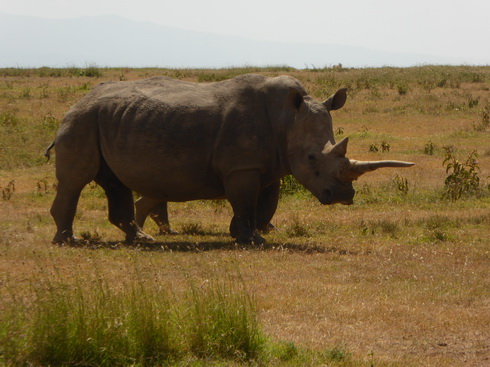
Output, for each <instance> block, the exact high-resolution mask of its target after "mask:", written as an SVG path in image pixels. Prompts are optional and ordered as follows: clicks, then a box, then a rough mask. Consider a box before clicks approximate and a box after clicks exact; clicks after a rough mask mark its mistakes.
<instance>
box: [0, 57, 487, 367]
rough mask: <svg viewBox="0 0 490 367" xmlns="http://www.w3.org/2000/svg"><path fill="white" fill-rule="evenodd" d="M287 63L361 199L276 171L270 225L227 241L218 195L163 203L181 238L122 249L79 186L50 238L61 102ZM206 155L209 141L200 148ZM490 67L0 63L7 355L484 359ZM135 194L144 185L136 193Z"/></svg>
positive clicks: (2, 319)
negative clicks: (241, 242)
mask: <svg viewBox="0 0 490 367" xmlns="http://www.w3.org/2000/svg"><path fill="white" fill-rule="evenodd" d="M250 72H253V73H258V74H263V75H268V76H276V75H282V74H288V75H292V76H294V77H295V78H297V79H298V80H300V81H301V82H302V83H303V85H304V86H305V88H306V90H307V91H308V92H309V94H310V95H312V96H313V97H314V98H316V99H318V100H324V99H326V98H327V97H328V96H330V95H331V94H333V93H334V92H335V91H336V90H337V89H338V88H343V87H346V88H348V100H347V103H346V105H345V106H344V107H343V108H342V109H340V110H338V111H333V112H332V118H333V124H334V131H335V134H336V139H337V140H339V139H341V138H343V137H346V136H348V137H349V138H350V140H349V147H348V153H347V155H348V157H349V158H351V159H360V160H380V159H397V160H404V161H411V162H415V163H416V165H415V166H413V167H410V168H406V169H395V168H387V169H383V170H380V171H376V172H373V173H370V174H366V175H364V176H362V177H361V178H360V179H359V180H358V181H356V182H355V183H354V185H355V189H356V191H357V193H356V196H355V198H354V204H353V205H351V206H322V205H321V204H320V203H318V202H317V201H316V199H314V198H313V197H312V196H311V195H310V194H309V193H307V192H306V191H305V190H304V189H302V188H301V187H300V186H299V185H298V184H297V183H296V182H295V180H294V179H292V178H291V177H286V178H285V179H284V180H283V183H282V189H281V190H282V191H281V198H280V202H279V207H278V209H277V212H276V214H275V216H274V218H273V220H272V223H273V224H274V226H275V230H273V231H272V232H270V233H269V234H266V235H265V237H266V240H267V243H266V244H264V245H261V246H249V247H243V246H238V245H235V244H234V242H233V240H232V239H231V237H229V234H228V226H229V221H230V219H231V215H232V214H231V208H230V206H229V204H228V203H227V202H224V201H193V202H185V203H169V216H170V223H171V226H172V228H173V229H174V230H176V231H177V232H178V234H175V235H159V233H158V228H157V226H156V225H155V224H154V223H153V222H152V221H151V220H149V219H148V220H147V223H146V224H145V231H146V232H147V233H149V234H151V235H153V236H154V237H156V242H154V243H141V244H134V245H127V244H124V243H123V240H124V234H123V233H122V232H121V231H119V230H118V229H117V228H115V227H114V226H112V225H111V224H110V223H109V221H108V220H107V202H106V200H105V196H104V193H103V191H102V190H101V189H100V187H98V186H97V185H95V184H90V185H88V186H87V187H86V188H85V189H84V191H83V193H82V197H81V199H80V202H79V206H78V211H77V215H76V219H75V235H76V236H78V237H80V238H82V239H83V241H81V243H78V244H73V245H64V246H58V245H53V244H51V239H52V237H53V235H54V233H55V225H54V222H53V221H52V218H51V216H50V215H49V208H50V206H51V203H52V201H53V198H54V195H55V193H56V179H55V171H54V161H55V160H56V154H53V156H52V157H51V160H49V161H47V160H46V158H45V157H44V156H43V152H44V149H45V148H46V147H47V146H48V145H49V144H50V143H51V141H52V140H53V138H54V136H55V133H56V130H57V128H58V127H59V125H60V122H61V121H62V118H63V115H64V114H65V113H66V112H67V110H68V109H69V107H70V106H72V105H73V104H74V103H75V102H76V101H78V100H79V99H80V98H81V97H82V96H83V95H84V94H86V93H87V92H88V91H89V90H90V89H91V88H92V87H93V86H95V85H96V84H98V83H99V82H102V81H108V80H134V79H142V78H146V77H151V76H157V75H166V76H170V77H173V78H178V79H182V80H187V81H196V82H213V81H219V80H223V79H227V78H230V77H233V76H236V75H239V74H243V73H250ZM196 154H199V152H196ZM489 176H490V67H476V66H474V67H472V66H429V65H427V66H420V67H413V68H375V69H371V68H366V69H348V68H343V67H342V66H341V65H338V66H335V67H329V68H321V69H305V70H296V69H292V68H287V67H274V68H253V67H249V68H233V69H217V70H189V69H182V70H177V69H150V68H148V69H125V68H99V67H96V66H87V67H85V68H76V67H73V68H64V69H50V68H39V69H18V68H7V69H0V193H1V196H0V284H1V287H0V327H1V328H0V364H2V365H9V366H13V365H26V366H27V365H28V366H33V365H34V366H41V365H52V366H55V365H79V366H95V365H108V366H109V365H141V366H143V365H147V366H152V365H178V366H201V365H203V366H204V365H216V366H218V365H219V366H221V365H223V366H225V365H234V366H241V365H254V366H269V365H271V366H320V365H323V366H490V178H489ZM136 196H137V193H135V197H136Z"/></svg>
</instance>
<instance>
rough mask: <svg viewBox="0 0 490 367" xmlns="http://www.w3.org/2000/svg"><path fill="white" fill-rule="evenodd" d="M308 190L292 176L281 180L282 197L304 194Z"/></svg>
mask: <svg viewBox="0 0 490 367" xmlns="http://www.w3.org/2000/svg"><path fill="white" fill-rule="evenodd" d="M304 193H306V189H305V188H304V186H303V185H301V184H300V183H299V182H298V181H297V180H296V178H294V176H292V175H288V176H285V177H283V178H282V179H281V191H280V194H281V196H289V195H291V196H292V195H296V194H304Z"/></svg>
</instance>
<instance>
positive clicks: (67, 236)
mask: <svg viewBox="0 0 490 367" xmlns="http://www.w3.org/2000/svg"><path fill="white" fill-rule="evenodd" d="M80 242H81V240H80V239H79V238H77V237H75V236H73V232H71V231H63V232H61V233H56V235H55V236H54V238H53V240H52V241H51V243H52V244H53V245H76V244H79V243H80Z"/></svg>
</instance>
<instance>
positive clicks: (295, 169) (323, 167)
mask: <svg viewBox="0 0 490 367" xmlns="http://www.w3.org/2000/svg"><path fill="white" fill-rule="evenodd" d="M346 99H347V90H346V89H340V90H338V91H337V92H336V93H335V94H334V95H332V96H331V97H330V98H328V99H327V100H326V101H324V102H323V103H320V102H317V101H314V100H313V99H311V97H309V96H306V95H304V93H302V92H300V91H295V90H294V88H292V89H291V90H290V93H289V97H288V101H289V103H290V106H291V105H292V106H293V109H295V111H296V113H295V119H294V122H293V123H292V125H291V129H290V132H289V134H288V160H289V165H290V169H291V173H292V174H293V176H294V177H295V178H296V179H297V180H298V182H299V183H301V184H302V185H303V186H304V187H306V188H307V189H308V190H309V191H311V193H312V194H313V195H315V197H316V198H317V199H318V200H319V201H320V202H321V203H322V204H328V205H330V204H336V203H340V204H345V205H350V204H352V203H353V198H354V194H355V190H354V188H353V187H352V181H354V180H357V178H359V176H361V175H363V174H364V173H366V172H370V171H374V170H376V169H378V168H383V167H409V166H413V165H414V163H411V162H402V161H357V160H352V159H349V158H347V157H346V153H347V143H348V141H349V139H348V138H344V139H342V140H341V141H340V142H339V143H335V140H334V134H333V128H332V117H331V115H330V111H332V110H337V109H339V108H342V107H343V106H344V104H345V101H346Z"/></svg>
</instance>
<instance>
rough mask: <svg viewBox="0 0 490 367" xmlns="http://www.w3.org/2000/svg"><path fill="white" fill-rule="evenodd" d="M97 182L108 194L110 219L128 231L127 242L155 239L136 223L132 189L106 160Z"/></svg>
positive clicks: (124, 230)
mask: <svg viewBox="0 0 490 367" xmlns="http://www.w3.org/2000/svg"><path fill="white" fill-rule="evenodd" d="M95 182H96V183H97V184H99V185H100V186H101V187H102V188H103V189H104V191H105V194H106V196H107V202H108V206H109V221H110V222H111V223H112V224H114V225H115V226H116V227H118V228H119V229H121V230H122V231H123V232H124V233H126V242H127V243H133V242H134V241H137V240H143V241H154V239H153V237H151V236H150V235H147V234H146V233H144V232H143V230H142V229H141V228H140V226H139V225H138V224H137V223H136V220H135V216H134V201H133V193H132V191H131V189H129V188H128V187H127V186H125V185H124V184H123V183H122V182H121V181H120V180H119V179H118V178H117V177H116V175H114V173H113V172H112V171H111V170H110V169H109V167H107V165H106V164H105V162H103V164H102V167H101V169H100V171H99V173H98V174H97V176H96V178H95Z"/></svg>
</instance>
